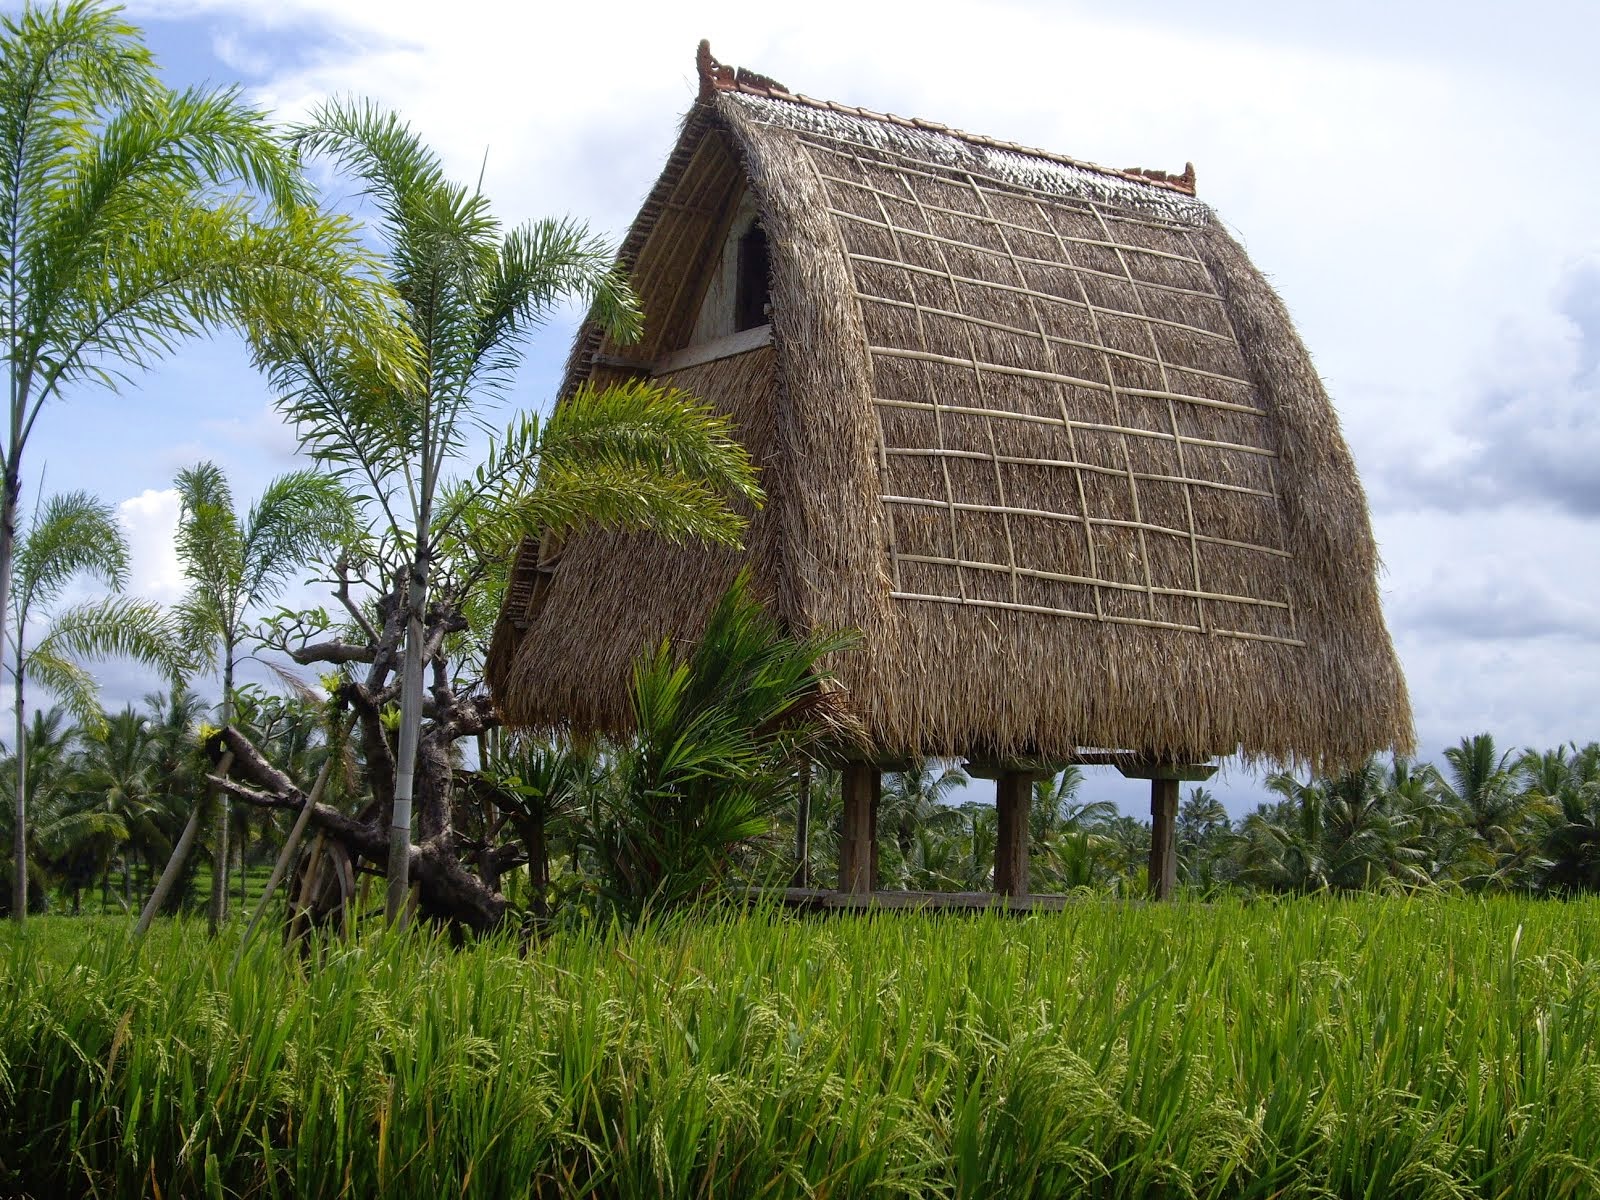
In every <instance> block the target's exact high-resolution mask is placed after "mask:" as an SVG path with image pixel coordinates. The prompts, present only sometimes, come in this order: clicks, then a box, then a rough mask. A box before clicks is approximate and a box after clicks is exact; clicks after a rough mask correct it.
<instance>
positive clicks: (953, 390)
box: [490, 48, 1411, 765]
mask: <svg viewBox="0 0 1600 1200" xmlns="http://www.w3.org/2000/svg"><path fill="white" fill-rule="evenodd" d="M708 60H709V52H708V51H706V50H704V48H703V49H702V81H703V87H702V94H701V99H700V100H699V101H698V102H697V103H696V105H695V107H694V108H693V109H692V110H691V112H690V113H689V115H688V117H687V118H686V120H685V123H684V127H683V131H682V133H681V135H680V137H679V140H678V143H677V146H676V147H675V148H674V150H673V153H672V155H671V157H670V158H669V160H668V163H667V167H666V170H665V171H664V172H663V174H662V177H661V179H660V180H659V181H658V183H657V185H656V186H655V188H654V189H653V190H652V191H651V193H650V196H649V198H648V199H647V200H646V202H645V205H644V207H643V209H642V210H641V212H640V215H639V217H638V219H637V220H636V221H635V223H634V226H633V227H632V229H631V230H630V231H629V234H628V236H627V238H626V240H625V242H624V245H623V248H622V253H621V261H622V264H623V265H624V266H625V267H626V268H627V269H628V270H630V272H632V273H633V275H634V278H635V281H636V286H637V287H638V289H639V291H640V294H641V297H642V299H643V301H644V304H645V309H646V312H647V314H649V316H650V319H651V322H652V326H651V330H650V332H649V334H648V335H647V337H646V339H645V341H644V342H643V343H642V344H641V345H639V346H631V347H624V346H614V345H612V344H610V343H609V342H608V341H606V339H604V338H603V337H602V336H601V335H600V333H599V331H598V330H594V329H590V330H587V331H585V333H584V334H582V335H580V337H579V339H578V342H577V345H576V346H575V348H574V354H573V359H572V362H571V365H570V369H569V373H568V380H567V385H568V388H569V389H570V387H572V386H574V385H575V384H576V383H577V382H578V381H580V380H582V379H584V378H590V377H596V378H598V379H601V380H602V381H603V380H604V379H605V378H609V377H613V375H612V374H611V373H614V372H618V371H621V372H624V373H626V372H629V371H636V372H646V373H648V372H652V371H653V370H654V368H653V366H652V364H656V363H660V362H662V361H664V360H665V359H666V358H667V356H668V355H670V354H671V353H672V352H673V351H676V350H677V349H678V348H679V347H681V346H683V345H685V344H686V339H687V338H688V337H689V330H690V329H691V327H692V326H693V323H694V320H695V315H696V312H697V311H698V307H699V305H700V302H701V300H700V298H701V295H702V294H703V293H704V291H705V288H706V286H707V285H706V274H707V271H706V267H707V262H708V256H714V255H715V254H717V253H718V252H719V248H720V247H721V245H722V244H723V241H724V239H725V237H726V235H727V230H728V228H729V222H730V221H731V213H732V206H733V205H734V203H735V201H736V200H737V197H738V195H739V194H740V193H742V192H744V191H745V190H746V189H748V191H749V193H750V195H751V196H752V197H753V199H754V202H755V205H756V207H757V209H758V210H759V214H760V217H761V221H762V224H763V226H764V228H765V229H766V231H767V235H768V239H769V243H770V256H771V257H770V262H771V288H772V326H771V348H770V350H767V349H763V350H761V351H759V352H757V353H755V354H744V355H740V356H738V357H734V358H726V359H723V360H721V361H713V362H707V363H704V364H702V365H699V366H696V367H693V368H691V369H690V370H689V371H687V372H679V373H678V374H677V375H675V376H674V381H675V382H678V383H680V384H682V385H684V386H686V387H690V388H691V389H693V390H696V391H697V392H699V393H700V394H702V395H704V396H705V397H706V398H707V399H708V400H710V401H711V402H713V403H716V404H719V405H721V406H724V407H725V408H726V409H727V410H728V411H729V412H730V413H731V414H732V415H733V416H734V418H735V420H736V422H737V423H738V424H739V425H740V427H741V428H742V429H743V430H745V431H746V436H747V437H748V438H749V441H750V444H751V447H752V450H753V452H756V453H757V456H758V459H759V460H760V461H761V462H762V466H763V483H764V485H765V487H766V488H767V490H768V493H769V495H770V496H771V500H770V502H769V504H768V505H767V507H766V508H765V509H764V510H763V511H762V512H761V513H759V514H757V515H756V516H755V519H754V521H753V522H752V525H751V530H750V536H749V539H748V542H749V554H748V556H747V559H746V561H748V563H749V565H750V566H751V569H752V572H753V575H754V578H755V581H756V584H757V586H758V587H759V588H760V589H761V590H762V591H764V592H765V594H766V595H767V596H768V597H769V598H770V599H771V601H772V602H773V604H774V605H775V607H776V610H777V611H778V613H779V614H780V615H781V616H782V618H783V619H784V620H785V621H786V622H788V623H789V624H790V625H791V626H792V627H795V628H822V629H840V628H853V629H859V630H860V631H861V632H862V635H863V636H862V640H861V645H860V648H859V649H858V650H857V651H854V652H852V653H850V654H848V655H845V656H842V657H841V658H840V661H839V662H838V663H837V664H835V667H836V670H837V674H838V678H839V680H840V681H841V683H842V684H843V686H844V687H845V689H846V690H847V692H848V695H849V697H850V701H851V704H852V705H853V707H854V708H855V710H856V714H857V715H858V716H859V717H860V719H861V721H862V723H863V725H864V726H865V728H866V729H867V731H868V733H869V736H870V737H871V739H872V741H873V744H874V746H875V747H876V748H877V749H878V751H879V752H881V753H883V754H884V755H886V756H888V755H897V754H905V753H918V754H924V755H935V754H974V753H977V754H984V755H988V756H992V757H1020V756H1032V755H1045V756H1054V757H1066V756H1069V755H1070V754H1072V753H1073V752H1074V751H1075V750H1076V749H1077V748H1079V747H1087V746H1098V747H1105V748H1115V749H1123V750H1129V751H1133V752H1137V753H1139V754H1141V755H1144V756H1147V757H1151V758H1165V759H1195V758H1203V757H1206V756H1209V755H1211V754H1214V753H1229V752H1232V751H1234V750H1235V749H1238V750H1240V751H1241V752H1243V753H1244V754H1245V755H1247V756H1250V757H1255V758H1263V759H1269V760H1273V761H1278V762H1315V763H1319V764H1324V765H1327V764H1338V763H1344V762H1350V761H1354V760H1356V759H1359V758H1361V757H1363V756H1365V755H1366V754H1368V753H1370V752H1372V751H1374V750H1379V749H1384V748H1405V747H1406V746H1408V745H1409V743H1410V739H1411V718H1410V710H1409V707H1408V703H1407V699H1406V694H1405V686H1404V682H1403V680H1402V678H1401V675H1400V671H1399V666H1398V664H1397V662H1396V660H1395V658H1394V653H1393V649H1392V647H1391V645H1390V643H1389V638H1388V633H1387V631H1386V630H1385V628H1384V624H1383V618H1382V613H1381V610H1380V608H1379V604H1378V597H1377V591H1376V586H1375V582H1374V573H1375V571H1376V568H1377V558H1376V549H1375V547H1374V544H1373V541H1372V536H1371V529H1370V523H1369V520H1368V516H1367V511H1366V503H1365V499H1364V497H1363V495H1362V492H1361V488H1360V484H1359V482H1358V481H1357V479H1356V476H1355V469H1354V464H1353V462H1352V461H1351V458H1350V454H1349V451H1348V449H1347V447H1346V446H1345V444H1344V441H1343V438H1342V436H1341V435H1340V432H1339V428H1338V420H1337V417H1336V415H1335V414H1334V412H1333V409H1332V407H1331V405H1330V403H1329V401H1328V398H1327V396H1326V393H1325V392H1324V390H1323V388H1322V385H1321V382H1320V380H1319V379H1318V378H1317V375H1316V372H1315V369H1314V368H1313V366H1312V364H1311V361H1310V358H1309V356H1308V355H1307V353H1306V351H1305V348H1304V346H1303V345H1301V343H1300V341H1299V339H1298V337H1297V336H1296V335H1295V333H1294V330H1293V327H1292V325H1291V324H1290V321H1289V318H1288V315H1287V313H1286V312H1285V311H1284V309H1283V306H1282V304H1281V302H1280V301H1279V300H1278V298H1277V297H1276V296H1275V295H1274V294H1273V293H1272V291H1271V289H1270V287H1269V286H1268V285H1267V284H1266V282H1265V280H1264V279H1263V278H1262V277H1261V275H1260V274H1259V272H1257V271H1256V270H1255V268H1254V267H1253V266H1252V265H1251V264H1250V263H1249V261H1248V259H1247V258H1246V257H1245V255H1244V253H1243V251H1242V250H1241V249H1240V248H1239V246H1238V245H1237V243H1235V242H1234V241H1233V239H1232V238H1231V237H1230V236H1229V235H1228V233H1227V232H1226V230H1225V229H1224V228H1223V226H1222V224H1221V222H1220V221H1218V220H1217V218H1216V217H1215V215H1214V214H1212V212H1211V211H1210V209H1209V208H1207V207H1206V206H1205V205H1203V204H1201V203H1199V202H1198V201H1196V200H1195V199H1194V198H1193V196H1192V194H1191V192H1192V189H1191V188H1188V187H1184V186H1173V181H1172V180H1170V179H1161V178H1152V177H1151V176H1149V175H1148V174H1142V173H1136V172H1119V171H1106V170H1104V169H1101V168H1096V167H1093V166H1091V165H1089V164H1083V163H1080V162H1078V161H1076V160H1072V159H1067V158H1065V157H1064V156H1059V155H1043V154H1039V153H1035V152H1030V151H1026V150H1024V149H1022V148H1018V147H1013V146H1011V145H1009V144H1004V143H999V142H995V141H993V140H991V139H980V138H975V137H972V136H969V135H958V134H954V133H950V132H948V131H943V130H941V129H940V128H938V127H936V126H934V125H933V124H932V123H930V122H914V121H906V120H904V119H898V118H896V119H889V118H886V117H883V116H882V115H880V114H875V113H869V112H866V111H865V110H848V109H847V108H846V107H845V106H838V105H828V104H826V103H824V102H816V101H809V102H807V101H801V100H798V99H796V98H794V97H793V96H792V95H791V94H790V93H788V92H787V91H785V90H784V89H782V88H781V87H780V86H779V85H776V84H775V83H773V82H772V81H770V80H765V79H763V78H761V77H757V76H753V75H751V74H750V73H748V72H745V73H741V72H737V71H731V70H730V69H726V68H722V67H721V65H720V64H716V63H715V62H714V60H712V61H710V63H709V69H708V67H707V61H708ZM708 79H709V80H710V83H709V84H706V83H705V81H706V80H708ZM1190 178H1191V180H1192V175H1191V177H1190ZM763 381H767V382H763ZM552 558H553V555H552V553H551V548H550V547H546V548H545V553H544V554H543V555H542V556H541V554H540V553H539V552H538V550H537V548H533V547H527V548H525V552H524V554H523V555H522V560H521V563H520V565H519V569H518V572H517V579H516V581H515V582H514V584H513V587H512V590H511V594H510V596H509V597H508V600H507V605H506V610H505V614H504V617H503V619H502V622H501V626H500V628H499V629H498V630H497V633H496V638H495V645H494V650H493V654H492V656H491V663H490V679H491V684H492V686H493V687H494V689H495V695H496V697H497V701H498V702H499V704H500V705H501V707H502V710H503V712H504V714H505V716H506V717H507V719H508V720H511V721H513V722H514V723H518V724H534V725H546V726H549V725H561V724H571V725H576V726H581V727H585V728H601V729H609V730H613V731H615V730H620V729H623V728H625V727H626V724H627V720H628V717H627V712H626V705H625V703H624V698H623V695H624V689H625V685H626V682H627V678H628V670H629V665H630V662H631V659H632V656H633V654H634V653H635V652H636V651H637V650H638V649H639V648H640V647H641V646H643V645H647V644H649V643H651V642H653V641H654V640H656V639H658V638H659V637H660V636H662V635H663V634H669V633H670V634H675V635H679V636H693V634H694V631H695V629H696V628H697V627H698V626H697V622H698V619H699V618H698V615H697V614H702V613H703V612H704V611H706V610H708V609H709V607H710V604H711V602H712V600H713V599H714V598H715V596H716V594H717V593H718V592H719V591H720V590H721V588H722V587H724V586H725V585H726V583H727V581H728V580H729V579H730V578H731V577H732V574H733V572H734V571H735V570H737V568H738V565H739V563H740V561H741V560H740V558H739V556H737V555H733V554H729V553H726V552H714V551H707V550H704V549H695V548H683V547H667V546H663V545H661V544H660V543H658V542H655V541H654V540H653V539H650V538H646V537H637V536H632V537H624V536H620V535H612V534H598V535H590V536H585V537H579V538H574V539H572V540H571V541H570V543H569V544H567V545H566V546H564V547H562V548H561V552H560V562H559V569H558V570H556V569H552V561H551V560H552Z"/></svg>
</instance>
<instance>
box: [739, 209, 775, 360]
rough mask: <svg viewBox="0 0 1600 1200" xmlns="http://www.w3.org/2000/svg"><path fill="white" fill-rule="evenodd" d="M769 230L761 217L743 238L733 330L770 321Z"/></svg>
mask: <svg viewBox="0 0 1600 1200" xmlns="http://www.w3.org/2000/svg"><path fill="white" fill-rule="evenodd" d="M767 299H768V296H767V231H766V230H765V229H763V228H761V222H760V221H759V220H757V221H752V222H751V223H750V229H749V231H748V232H747V233H746V234H745V235H744V236H743V237H742V238H740V239H739V277H738V282H737V284H736V285H735V287H734V293H733V331H734V332H735V333H738V332H740V331H741V330H745V329H754V328H755V327H756V326H758V325H765V324H766V323H767Z"/></svg>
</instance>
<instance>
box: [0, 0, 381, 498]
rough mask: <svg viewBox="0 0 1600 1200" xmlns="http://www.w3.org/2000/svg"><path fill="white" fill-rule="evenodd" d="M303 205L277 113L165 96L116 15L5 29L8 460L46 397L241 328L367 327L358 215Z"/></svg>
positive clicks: (5, 22)
mask: <svg viewBox="0 0 1600 1200" xmlns="http://www.w3.org/2000/svg"><path fill="white" fill-rule="evenodd" d="M262 200H265V201H266V204H265V205H263V204H262V203H261V201H262ZM305 200H306V196H305V189H304V185H303V184H302V182H301V181H300V179H299V176H298V175H297V174H296V173H295V171H294V170H293V166H292V163H291V160H290V156H289V154H288V153H287V151H286V149H285V148H284V146H283V145H282V144H281V143H280V142H279V141H278V140H277V139H276V138H275V137H274V136H273V134H272V132H271V131H270V129H269V127H268V125H267V122H266V120H265V118H264V115H263V114H262V113H261V112H260V111H259V110H257V109H254V108H252V107H250V106H249V105H247V104H245V103H243V102H242V101H241V99H240V98H239V95H238V93H237V92H236V91H233V90H217V91H203V90H189V91H184V92H174V91H172V90H170V89H168V88H166V87H165V86H163V85H162V84H161V82H160V79H159V77H158V76H157V74H156V71H155V67H154V64H153V61H152V59H151V57H150V54H149V52H148V50H147V49H146V48H145V46H144V44H143V41H142V38H141V35H140V33H139V31H138V30H137V29H136V28H134V27H133V26H132V25H130V24H128V23H127V22H126V21H124V20H123V19H122V17H121V16H120V15H119V13H118V12H117V11H116V10H114V9H108V8H104V7H100V6H98V5H95V4H91V3H83V2H78V3H72V4H67V5H63V6H52V7H50V8H39V7H33V6H29V7H27V8H25V9H24V10H23V11H22V13H21V14H20V15H16V16H10V15H8V16H6V17H4V18H0V300H3V301H4V303H0V332H3V335H4V342H5V351H6V356H7V359H8V367H9V371H10V380H11V394H10V405H11V410H12V418H13V421H14V422H15V424H14V425H13V430H14V434H13V437H12V439H11V440H10V441H8V445H7V456H8V460H9V465H10V467H11V468H12V469H13V470H15V469H16V466H17V462H18V460H19V458H20V454H21V449H22V442H24V441H26V439H27V436H28V433H29V431H30V430H31V429H32V425H33V422H34V420H35V419H36V417H37V416H38V413H39V411H40V409H41V407H42V406H43V405H44V404H45V403H47V402H48V401H49V400H51V399H52V398H54V397H55V396H56V395H58V394H59V393H61V392H63V391H65V390H67V389H68V388H69V387H71V386H72V385H74V384H77V383H81V382H85V381H91V382H102V383H113V382H114V380H115V377H116V375H117V374H118V373H119V372H121V371H123V370H127V369H130V368H137V367H140V366H142V365H144V364H146V363H147V362H148V361H150V360H151V359H152V358H154V357H156V356H158V355H160V354H163V353H165V352H166V351H168V350H170V349H171V348H172V346H173V345H174V344H175V343H176V342H177V341H178V340H180V339H182V338H184V337H188V336H191V335H193V334H195V333H198V332H202V331H205V330H209V329H214V328H217V327H218V326H220V325H223V324H235V323H242V324H243V325H244V326H245V328H246V332H247V333H248V334H252V335H253V336H255V337H256V338H257V339H260V338H261V337H263V336H264V335H265V334H266V333H267V331H268V330H269V329H270V330H281V329H282V328H287V327H289V326H292V325H293V324H295V323H296V322H299V321H314V320H316V319H318V318H320V317H323V316H327V315H329V314H337V315H338V316H339V318H340V319H341V320H342V321H343V322H344V323H345V324H353V325H367V324H369V323H370V322H371V318H372V314H373V311H374V308H375V302H376V301H377V300H378V298H379V296H380V295H381V293H375V292H374V288H373V285H372V283H371V282H370V277H368V276H366V275H365V274H364V272H363V270H362V266H363V264H364V263H365V259H364V257H363V256H362V255H361V254H360V252H359V251H358V249H357V246H356V243H355V240H354V237H353V233H352V228H351V226H350V224H349V222H348V221H346V220H343V219H341V218H331V217H325V216H322V215H320V214H318V213H317V212H315V211H314V210H312V209H310V208H308V207H307V205H306V203H305ZM381 344H382V337H381V334H380V335H379V336H378V338H377V341H375V343H374V345H375V346H380V345H381Z"/></svg>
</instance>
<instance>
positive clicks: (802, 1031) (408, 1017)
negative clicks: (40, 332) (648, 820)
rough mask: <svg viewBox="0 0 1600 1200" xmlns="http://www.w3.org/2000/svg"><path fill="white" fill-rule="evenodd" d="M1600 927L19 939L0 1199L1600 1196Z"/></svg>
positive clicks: (1388, 925)
mask: <svg viewBox="0 0 1600 1200" xmlns="http://www.w3.org/2000/svg"><path fill="white" fill-rule="evenodd" d="M1597 916H1600V904H1596V903H1595V902H1588V901H1586V902H1581V903H1579V902H1575V903H1570V904H1557V903H1551V902H1533V901H1526V900H1519V899H1514V898H1496V899H1467V898H1437V897H1428V898H1412V899H1378V898H1371V897H1362V898H1355V899H1348V900H1306V899H1301V900H1295V901H1286V902H1280V903H1252V904H1238V903H1224V904H1218V905H1214V906H1200V905H1185V904H1177V905H1171V906H1132V905H1128V906H1116V905H1102V904H1094V903H1086V904H1084V905H1082V906H1080V907H1075V908H1072V909H1069V910H1068V911H1066V912H1064V913H1059V914H1050V915H1038V916H1035V917H1031V918H1027V919H1015V918H1007V917H1003V916H999V915H977V916H973V915H962V916H948V915H946V916H938V915H927V916H917V915H908V914H904V913H898V914H890V915H884V916H865V917H856V918H833V919H796V918H792V917H788V916H784V915H782V914H779V913H775V912H740V911H706V912H701V913H697V914H695V915H694V916H693V917H692V918H691V917H687V916H686V917H680V918H678V919H675V920H673V921H671V922H669V923H657V924H647V925H645V926H644V927H641V928H639V929H636V930H633V931H631V932H623V931H620V930H617V929H603V928H596V929H587V930H578V931H571V932H564V933H561V934H559V935H557V936H556V937H554V938H552V939H551V940H549V941H548V942H545V943H543V944H541V945H538V946H536V947H523V946H520V945H519V944H518V943H516V942H515V941H512V940H505V939H497V940H489V941H484V942H481V943H478V944H474V945H471V946H467V947H464V948H452V947H450V946H449V945H448V944H447V943H445V942H443V941H442V940H439V939H436V938H433V937H430V936H428V935H426V934H421V933H416V934H411V935H405V936H394V935H388V934H376V933H375V934H373V935H371V936H367V937H363V938H361V939H358V940H356V941H353V942H343V941H329V942H327V943H323V944H320V945H318V946H316V947H314V948H313V952H312V953H311V954H310V955H309V956H308V957H306V958H301V957H297V956H294V955H291V954H288V953H286V952H285V951H284V950H283V949H282V948H281V947H279V946H276V945H274V944H271V943H270V942H269V941H267V940H266V939H262V940H259V941H257V942H256V943H253V944H252V945H251V946H250V947H249V948H248V949H247V950H246V952H245V954H244V956H243V958H242V960H241V962H240V964H239V967H238V969H237V971H236V972H235V973H233V974H232V975H230V974H229V964H230V959H231V957H232V953H233V949H234V947H233V946H232V945H230V944H229V942H228V940H227V939H221V940H218V941H209V940H207V939H206V938H204V937H203V936H201V930H200V929H199V928H197V927H195V926H191V925H188V924H185V923H182V922H174V923H170V924H167V925H165V926H162V927H158V929H157V931H156V933H155V934H154V935H153V936H152V937H151V938H150V939H149V941H147V942H146V943H145V944H144V945H143V946H142V947H129V946H128V945H127V943H126V942H125V940H124V929H123V926H122V924H121V923H120V922H116V921H104V922H100V921H95V920H88V919H80V920H78V921H68V920H66V919H44V920H41V921H39V922H36V923H35V924H34V926H32V927H31V928H29V929H28V930H27V931H25V932H23V933H21V934H15V933H13V934H8V935H7V936H6V938H5V940H4V941H3V942H0V1194H6V1193H8V1192H20V1193H22V1194H24V1195H34V1196H69V1195H89V1194H95V1195H117V1196H124V1195H127V1196H132V1195H144V1194H149V1195H155V1194H160V1195H163V1196H284V1197H288V1196H340V1195H347V1196H369V1195H388V1196H433V1195H446V1194H449V1195H467V1196H657V1195H660V1196H715V1197H727V1196H761V1197H787V1196H890V1195H904V1196H946V1197H1012V1196H1017V1197H1021V1196H1042V1197H1043V1196H1050V1197H1053V1196H1072V1195H1082V1196H1092V1197H1134V1196H1139V1197H1148V1196H1163V1197H1179V1196H1196V1197H1262V1198H1266V1197H1290V1196H1317V1197H1329V1196H1333V1197H1347V1196H1348V1197H1503V1196H1541V1197H1543V1196H1587V1195H1595V1194H1600V1172H1597V1168H1596V1165H1595V1164H1596V1163H1600V1105H1597V1101H1600V934H1597V932H1596V930H1597V929H1600V922H1597V921H1596V917H1597Z"/></svg>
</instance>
